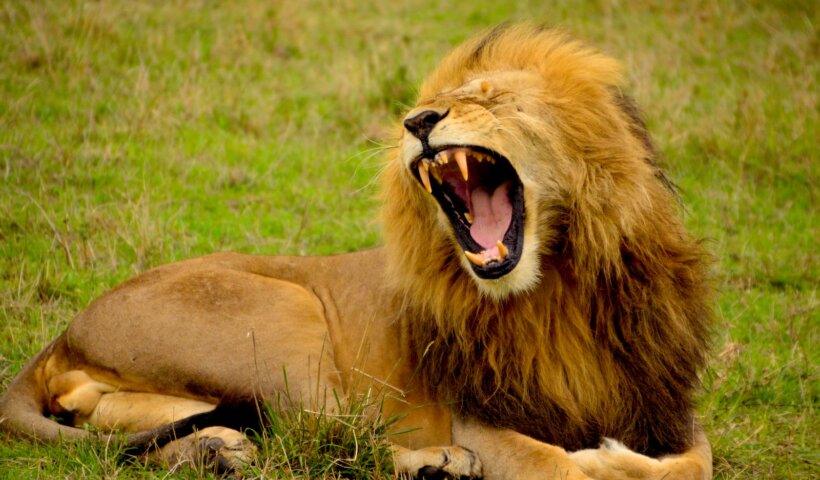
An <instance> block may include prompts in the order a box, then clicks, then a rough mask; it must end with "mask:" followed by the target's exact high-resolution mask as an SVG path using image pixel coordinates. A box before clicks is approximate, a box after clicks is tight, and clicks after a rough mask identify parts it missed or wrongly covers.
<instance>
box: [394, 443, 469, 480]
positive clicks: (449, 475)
mask: <svg viewBox="0 0 820 480" xmlns="http://www.w3.org/2000/svg"><path fill="white" fill-rule="evenodd" d="M395 461H396V471H397V472H398V473H399V476H400V477H401V478H413V479H416V480H455V479H458V480H467V479H480V478H482V466H481V460H480V459H479V458H478V455H476V454H475V453H474V452H472V451H471V450H467V449H466V448H462V447H456V446H451V447H430V448H423V449H420V450H407V449H403V448H401V449H398V448H397V450H396V459H395Z"/></svg>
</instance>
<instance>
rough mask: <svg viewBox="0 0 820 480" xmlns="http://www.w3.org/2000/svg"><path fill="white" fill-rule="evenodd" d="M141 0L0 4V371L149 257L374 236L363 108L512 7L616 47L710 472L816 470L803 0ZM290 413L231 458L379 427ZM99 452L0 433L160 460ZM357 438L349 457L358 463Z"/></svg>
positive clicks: (819, 234)
mask: <svg viewBox="0 0 820 480" xmlns="http://www.w3.org/2000/svg"><path fill="white" fill-rule="evenodd" d="M155 3H156V5H155V6H152V5H148V4H146V3H144V2H139V3H138V2H128V1H123V2H113V1H97V2H78V1H37V2H27V1H11V0H9V1H4V2H2V4H0V387H4V386H5V385H7V384H8V382H9V381H10V380H11V378H12V377H13V376H14V374H15V373H16V372H17V371H18V370H19V369H20V367H21V366H22V364H23V362H24V361H25V359H26V358H27V357H29V356H30V355H32V354H33V353H35V352H36V351H38V350H39V349H40V348H41V347H42V346H43V345H44V344H45V343H47V342H48V341H49V340H50V339H52V338H54V337H55V336H56V335H58V334H59V332H61V331H62V330H63V329H64V328H65V326H66V324H67V323H68V322H69V321H70V320H71V318H72V316H73V315H74V314H75V313H76V312H77V311H79V310H81V309H82V308H83V307H84V306H85V305H86V304H87V303H88V302H89V301H90V300H91V299H93V298H94V297H96V296H97V295H99V294H100V293H102V292H103V291H105V290H106V289H108V288H110V287H111V286H113V285H115V284H117V283H118V282H120V281H122V280H124V279H126V278H128V277H130V276H133V275H134V274H136V273H138V272H142V271H144V270H146V269H147V268H150V267H152V266H155V265H159V264H163V263H167V262H170V261H173V260H179V259H184V258H188V257H192V256H197V255H202V254H206V253H209V252H213V251H218V250H235V251H241V252H247V253H259V254H278V253H283V254H326V253H332V252H344V251H351V250H356V249H361V248H365V247H370V246H373V245H377V244H378V243H379V242H380V240H379V225H378V224H377V223H376V222H375V220H374V219H375V213H376V211H377V208H378V205H377V201H376V199H375V193H376V191H375V184H374V182H373V178H374V176H375V175H376V174H377V173H378V171H379V167H380V162H382V151H383V150H384V149H385V147H388V146H390V145H391V144H392V143H393V142H394V140H393V139H391V138H390V137H389V135H388V132H389V130H388V129H387V128H386V127H388V126H390V125H391V124H392V123H393V122H395V121H396V120H397V118H399V115H400V113H401V112H402V110H403V109H404V108H405V107H406V106H408V105H410V104H412V102H413V98H414V95H415V88H416V86H417V85H418V84H419V82H420V80H421V79H422V78H423V77H424V75H425V74H426V73H427V72H429V71H430V70H431V68H432V67H433V65H434V64H435V63H436V61H437V60H438V59H439V58H441V56H442V55H443V54H444V53H445V52H447V51H448V49H450V48H451V47H452V46H454V45H455V44H457V43H458V42H459V41H461V40H463V39H464V38H466V37H467V36H469V35H471V34H473V33H475V32H477V31H479V30H482V29H484V28H486V27H488V26H491V25H493V24H496V23H498V22H500V21H504V20H510V19H512V20H515V19H529V20H535V21H543V22H546V23H548V24H554V25H562V26H564V27H566V28H568V29H569V30H571V31H573V32H575V33H576V34H577V35H579V36H581V37H583V38H586V39H588V40H590V41H591V42H592V43H593V44H595V45H597V46H599V47H600V48H601V49H603V50H604V51H606V52H608V53H610V54H612V55H614V56H616V57H617V58H620V59H621V60H623V62H624V63H625V64H626V66H627V70H628V72H629V88H630V91H631V92H632V93H633V95H634V96H635V97H636V98H637V100H638V102H639V103H640V104H641V105H642V107H643V109H644V111H645V113H646V116H647V120H648V123H649V125H650V129H651V130H652V131H653V133H654V135H655V137H656V140H657V143H658V144H659V146H660V148H661V150H662V152H663V154H664V164H665V166H666V168H667V170H668V172H669V173H670V176H671V177H672V178H673V179H675V181H676V182H677V183H678V184H679V185H680V186H681V188H682V192H683V198H684V201H685V203H686V205H687V217H686V221H687V224H688V225H689V226H690V228H691V229H692V230H693V231H694V232H696V233H697V234H698V235H699V236H701V237H704V238H706V239H707V244H708V246H709V248H710V250H711V251H712V252H713V253H714V254H715V256H716V258H717V259H718V264H717V267H716V268H717V279H718V285H719V289H720V290H719V297H718V305H717V309H718V315H717V317H718V319H719V322H720V323H719V325H718V328H717V329H716V332H715V342H714V343H715V349H714V354H713V356H712V361H711V363H710V367H709V368H708V370H707V371H706V372H704V375H703V379H704V385H705V389H704V392H703V394H702V395H701V396H700V409H699V413H700V415H701V416H702V419H703V422H704V424H705V426H706V428H707V430H708V432H709V436H710V438H711V440H712V442H713V448H714V454H715V467H716V477H717V478H720V479H735V478H772V479H781V478H805V479H809V478H818V477H820V422H819V421H818V400H820V383H819V382H818V380H819V379H818V373H820V372H818V364H819V363H820V314H818V309H819V307H820V305H819V304H820V299H819V298H818V286H820V273H818V272H820V261H818V259H819V258H820V257H819V256H818V253H817V252H818V247H817V245H818V243H820V228H818V225H819V224H818V218H817V203H816V202H817V200H818V199H817V189H816V188H815V186H816V185H817V182H818V180H820V179H819V178H818V174H820V159H818V150H819V149H818V139H820V131H819V130H818V106H817V95H818V85H817V80H818V77H820V62H819V61H818V60H819V59H818V52H820V41H818V33H817V29H816V26H817V24H818V20H819V19H820V16H819V15H818V9H817V5H816V3H815V2H814V1H812V0H806V1H768V2H767V1H737V2H732V1H712V0H701V1H696V0H691V1H681V2H666V1H661V0H657V1H642V2H617V1H614V0H613V1H606V0H601V1H580V0H567V1H562V2H542V1H538V2H536V1H531V2H527V1H520V2H497V1H491V0H469V1H466V0H458V1H451V2H439V1H431V0H414V1H406V2H384V1H370V0H356V1H354V0H341V1H332V0H303V1H298V2H264V1H261V0H259V1H241V2H206V1H200V2H155ZM300 421H301V422H302V423H300V422H298V421H297V422H296V423H295V424H290V425H289V426H288V425H283V426H282V427H281V430H279V431H278V432H279V433H281V434H282V435H279V434H278V433H275V432H274V433H272V434H271V437H272V438H273V437H277V438H276V441H270V442H266V447H265V449H266V450H267V453H266V456H265V458H267V459H268V460H267V461H265V462H263V464H262V465H261V466H259V467H257V468H256V469H255V470H253V471H252V472H249V474H251V475H256V476H262V475H264V476H265V477H266V478H270V477H274V478H275V477H278V476H281V477H284V478H291V477H292V476H301V475H305V476H307V475H311V476H322V475H349V476H361V475H362V473H361V471H359V473H351V472H354V471H355V470H351V471H345V470H338V469H337V470H321V469H318V470H317V467H316V465H321V464H322V463H321V462H322V461H323V460H321V459H320V460H316V461H314V460H310V459H308V460H307V461H306V462H307V464H309V465H313V466H314V467H312V468H310V467H308V468H298V465H299V459H298V458H295V457H294V455H295V453H298V452H300V451H302V452H304V451H306V450H309V449H310V448H312V447H311V445H313V444H312V443H311V442H312V440H311V438H313V439H315V438H319V437H317V436H311V435H307V436H306V438H305V439H304V443H299V438H300V437H299V435H302V436H303V437H305V435H304V434H305V432H308V433H310V432H313V433H315V434H316V435H319V436H321V435H330V436H331V437H332V436H333V435H342V436H345V435H348V436H349V435H353V436H357V435H358V437H357V439H363V440H366V443H365V444H367V445H381V443H380V442H381V440H380V438H381V437H380V435H381V433H380V432H379V431H372V430H368V429H367V428H364V429H362V427H361V426H357V427H356V428H357V430H355V431H353V432H352V433H351V432H347V433H344V432H342V433H339V432H336V431H335V430H337V428H336V427H334V426H333V425H319V424H305V423H304V422H306V421H305V420H304V419H302V420H300ZM310 422H311V421H310V420H308V421H307V423H310ZM294 425H295V426H294ZM331 430H332V431H331ZM288 432H290V433H291V435H284V433H288ZM297 433H298V435H297ZM321 438H329V437H321ZM333 438H336V437H333ZM357 441H358V440H357ZM380 448H381V447H380ZM116 453H117V446H116V445H112V446H109V447H108V448H99V447H96V448H94V447H91V446H88V445H73V446H58V447H54V446H40V445H33V444H31V443H28V442H21V441H17V440H12V439H6V438H2V437H0V478H15V479H24V478H97V477H99V478H102V477H108V478H113V477H129V478H130V477H134V478H144V477H147V478H151V477H161V476H163V475H164V472H163V471H162V470H152V469H146V468H144V467H140V466H133V465H127V464H122V463H121V462H120V461H119V460H118V456H117V454H116ZM340 455H341V454H340ZM379 455H380V454H379V450H378V449H376V450H375V451H374V453H363V454H362V455H361V459H360V460H361V461H362V462H363V463H361V465H364V466H365V467H367V466H368V465H371V467H372V468H370V467H367V468H370V470H371V471H372V472H373V476H374V477H379V476H380V473H379V472H380V471H382V470H379V469H380V468H381V467H380V466H379V461H380V460H379V458H380V457H379ZM311 462H313V463H311ZM367 462H375V463H367ZM288 465H291V467H293V468H291V469H290V470H289V469H288V468H287V466H288ZM365 467H362V468H365ZM306 470H309V472H306ZM175 475H178V476H182V477H191V478H197V477H199V476H200V475H201V472H199V471H197V470H196V469H190V470H183V471H178V472H175Z"/></svg>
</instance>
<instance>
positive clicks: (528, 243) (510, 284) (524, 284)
mask: <svg viewBox="0 0 820 480" xmlns="http://www.w3.org/2000/svg"><path fill="white" fill-rule="evenodd" d="M522 230H523V228H522ZM523 237H524V238H523V240H522V242H521V245H522V248H521V255H520V256H519V258H518V261H517V262H516V265H515V267H514V268H513V269H511V270H510V271H509V272H507V273H506V274H504V275H502V276H500V277H497V278H485V277H482V276H480V275H478V274H477V273H476V271H475V268H474V267H475V265H473V263H472V262H471V261H470V260H469V259H468V258H467V257H466V256H464V255H462V256H461V262H460V263H461V266H462V268H464V270H465V271H466V272H467V273H468V274H469V275H470V277H471V279H472V280H473V283H474V284H475V286H476V288H477V289H478V291H479V293H480V294H481V295H482V296H484V297H487V298H489V299H491V300H493V301H502V300H506V299H509V298H510V297H514V296H519V295H526V294H528V293H529V292H531V291H532V290H533V289H534V288H535V287H536V285H537V284H538V283H539V281H540V280H541V267H540V258H539V254H538V253H537V252H538V251H539V241H538V238H537V236H536V235H535V234H534V233H533V232H531V231H529V232H526V233H525V234H524V236H523Z"/></svg>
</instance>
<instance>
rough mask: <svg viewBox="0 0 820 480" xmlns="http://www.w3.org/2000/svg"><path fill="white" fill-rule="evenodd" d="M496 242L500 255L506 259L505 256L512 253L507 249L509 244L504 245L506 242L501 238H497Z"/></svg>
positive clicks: (502, 258)
mask: <svg viewBox="0 0 820 480" xmlns="http://www.w3.org/2000/svg"><path fill="white" fill-rule="evenodd" d="M495 243H496V245H498V255H499V256H500V258H501V260H504V259H505V258H507V255H508V254H509V253H510V251H509V250H507V246H506V245H504V243H503V242H502V241H501V240H496V242H495Z"/></svg>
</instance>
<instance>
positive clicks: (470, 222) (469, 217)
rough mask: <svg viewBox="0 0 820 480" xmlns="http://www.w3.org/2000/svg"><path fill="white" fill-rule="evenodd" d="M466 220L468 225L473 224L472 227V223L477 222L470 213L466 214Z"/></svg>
mask: <svg viewBox="0 0 820 480" xmlns="http://www.w3.org/2000/svg"><path fill="white" fill-rule="evenodd" d="M464 218H466V219H467V223H469V224H471V225H472V223H473V220H475V217H473V214H472V213H470V212H464Z"/></svg>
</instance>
